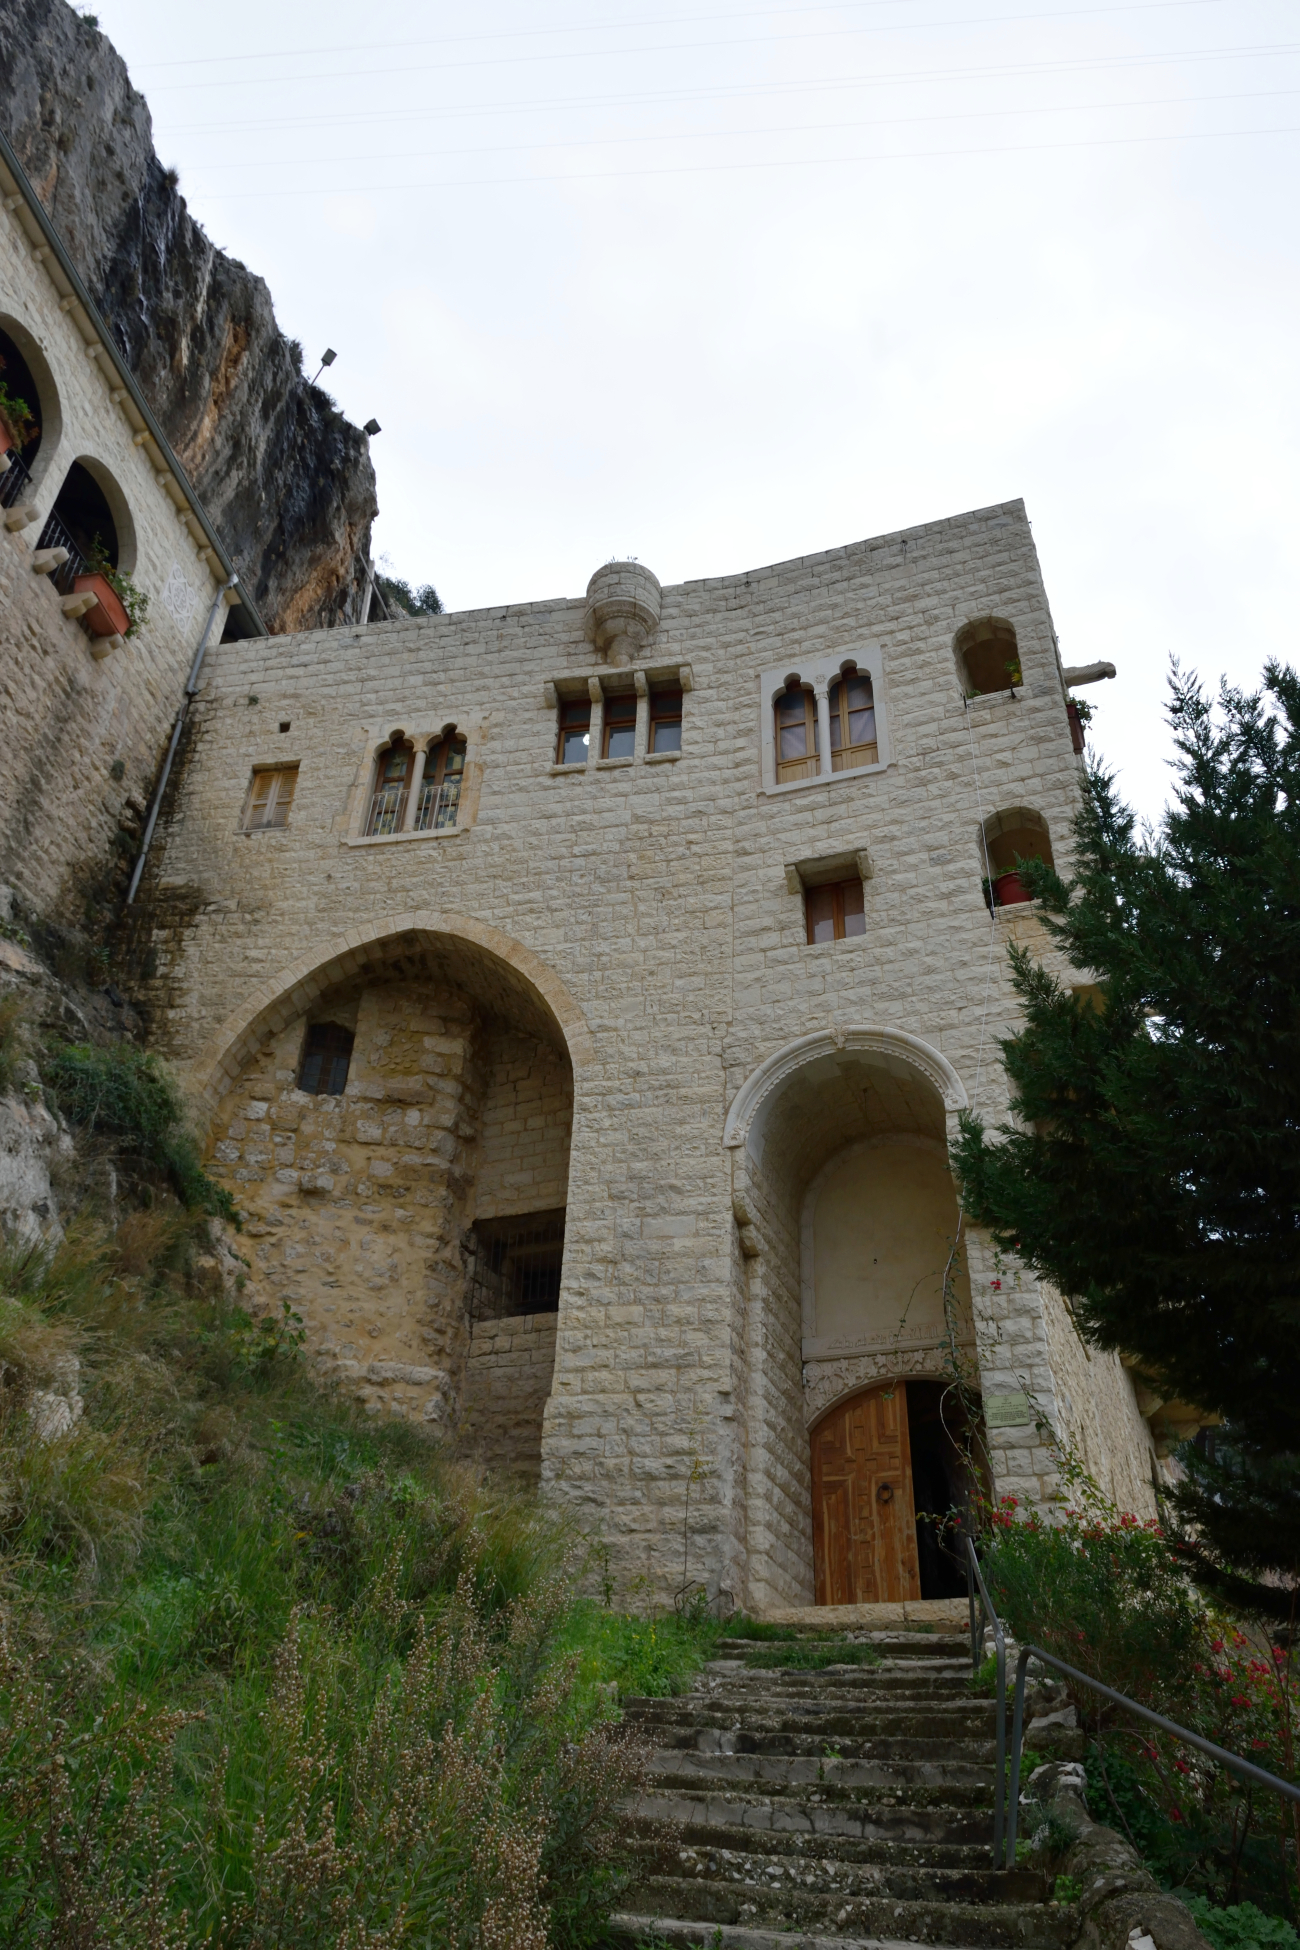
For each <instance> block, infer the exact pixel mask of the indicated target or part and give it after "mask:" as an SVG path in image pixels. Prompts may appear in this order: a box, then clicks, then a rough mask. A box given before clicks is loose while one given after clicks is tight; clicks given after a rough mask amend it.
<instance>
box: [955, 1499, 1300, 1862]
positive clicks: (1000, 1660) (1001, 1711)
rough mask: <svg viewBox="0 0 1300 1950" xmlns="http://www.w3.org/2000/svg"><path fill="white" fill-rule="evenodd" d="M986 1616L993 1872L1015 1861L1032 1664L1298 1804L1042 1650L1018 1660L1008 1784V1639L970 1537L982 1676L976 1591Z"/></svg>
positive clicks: (976, 1655)
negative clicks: (993, 1741) (990, 1650)
mask: <svg viewBox="0 0 1300 1950" xmlns="http://www.w3.org/2000/svg"><path fill="white" fill-rule="evenodd" d="M977 1590H978V1592H979V1602H980V1603H981V1605H982V1606H983V1609H984V1613H985V1626H987V1625H991V1626H992V1628H993V1644H994V1648H995V1651H996V1655H997V1782H996V1785H995V1788H994V1795H993V1866H994V1868H995V1869H1003V1868H1010V1867H1012V1866H1014V1863H1015V1859H1016V1825H1017V1820H1018V1817H1019V1812H1020V1761H1021V1756H1022V1753H1023V1750H1024V1737H1025V1682H1026V1675H1027V1673H1028V1669H1029V1661H1030V1660H1031V1659H1041V1660H1042V1661H1043V1664H1044V1665H1047V1666H1052V1667H1053V1668H1054V1669H1055V1670H1056V1671H1057V1672H1061V1673H1064V1674H1065V1676H1066V1678H1067V1679H1073V1680H1077V1682H1078V1683H1079V1685H1081V1686H1087V1687H1089V1688H1090V1689H1091V1690H1092V1691H1093V1692H1094V1693H1100V1694H1101V1696H1102V1698H1103V1699H1108V1700H1111V1701H1113V1703H1114V1704H1115V1705H1116V1706H1122V1707H1124V1708H1125V1710H1126V1711H1127V1712H1129V1713H1136V1714H1137V1716H1138V1718H1139V1719H1141V1720H1146V1721H1147V1722H1148V1723H1149V1724H1150V1725H1151V1726H1153V1727H1159V1729H1160V1731H1161V1732H1162V1733H1168V1734H1172V1735H1173V1737H1174V1739H1175V1740H1181V1741H1183V1742H1184V1743H1185V1744H1186V1745H1187V1746H1189V1747H1195V1748H1196V1749H1197V1751H1198V1752H1199V1753H1202V1754H1208V1755H1209V1757H1210V1759H1211V1760H1215V1761H1218V1763H1219V1765H1220V1766H1221V1767H1230V1768H1231V1769H1232V1771H1233V1773H1234V1774H1240V1775H1243V1776H1244V1777H1245V1779H1246V1780H1248V1781H1257V1782H1258V1783H1259V1785H1260V1786H1261V1787H1266V1788H1272V1789H1273V1791H1274V1792H1275V1793H1277V1794H1285V1795H1287V1796H1288V1797H1289V1798H1290V1799H1291V1800H1292V1801H1300V1786H1297V1785H1296V1784H1295V1783H1294V1782H1293V1781H1284V1780H1282V1779H1281V1777H1280V1776H1279V1775H1277V1774H1270V1773H1269V1772H1268V1769H1267V1768H1264V1767H1257V1766H1256V1765H1255V1763H1254V1761H1253V1760H1245V1759H1243V1757H1242V1756H1241V1755H1240V1754H1233V1753H1229V1751H1228V1749H1227V1748H1226V1747H1218V1746H1216V1745H1215V1743H1214V1742H1213V1741H1212V1740H1204V1739H1202V1737H1201V1735H1200V1734H1199V1733H1193V1732H1191V1730H1190V1729H1189V1728H1188V1727H1180V1726H1179V1725H1178V1722H1177V1721H1176V1720H1167V1719H1166V1718H1165V1716H1164V1714H1163V1713H1154V1712H1153V1711H1152V1710H1151V1708H1150V1707H1149V1706H1139V1704H1138V1702H1137V1701H1136V1700H1135V1699H1129V1697H1128V1695H1127V1694H1126V1693H1117V1692H1116V1691H1115V1689H1114V1687H1113V1686H1106V1685H1103V1683H1102V1682H1101V1680H1100V1679H1091V1678H1089V1676H1088V1674H1087V1673H1086V1672H1080V1671H1079V1668H1078V1667H1077V1666H1068V1665H1066V1663H1065V1661H1064V1659H1058V1658H1056V1656H1055V1655H1054V1654H1053V1653H1051V1652H1044V1650H1043V1648H1042V1646H1041V1645H1023V1646H1021V1648H1020V1656H1019V1658H1018V1659H1017V1660H1016V1679H1015V1699H1014V1706H1013V1710H1012V1716H1011V1779H1010V1782H1009V1783H1008V1781H1007V1769H1006V1754H1007V1747H1006V1733H1007V1721H1006V1712H1007V1657H1006V1635H1005V1633H1004V1631H1003V1629H1002V1621H1001V1619H1000V1618H999V1617H998V1614H997V1610H996V1608H995V1606H994V1604H993V1600H992V1599H991V1598H990V1597H989V1591H988V1586H987V1585H986V1584H985V1582H984V1574H983V1572H982V1571H981V1570H980V1561H979V1558H978V1557H977V1556H976V1554H975V1544H974V1541H973V1539H972V1538H970V1537H968V1538H967V1539H966V1592H967V1596H968V1598H969V1601H970V1650H971V1669H972V1671H974V1672H978V1671H979V1668H980V1665H981V1664H982V1660H981V1658H980V1654H981V1652H982V1651H983V1649H984V1630H985V1626H981V1625H980V1624H979V1622H978V1621H977V1618H976V1591H977Z"/></svg>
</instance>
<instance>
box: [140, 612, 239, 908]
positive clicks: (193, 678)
mask: <svg viewBox="0 0 1300 1950" xmlns="http://www.w3.org/2000/svg"><path fill="white" fill-rule="evenodd" d="M238 581H239V577H238V576H237V575H232V576H231V578H230V580H229V582H225V583H223V584H222V585H221V587H220V589H218V591H217V596H216V601H215V602H214V603H213V605H212V608H211V609H210V610H209V611H208V620H207V622H206V623H205V625H204V627H203V635H202V636H201V637H200V638H199V647H198V649H197V650H196V651H195V652H194V662H193V663H192V664H191V665H190V674H189V676H188V677H187V678H186V680H185V689H184V691H183V692H182V693H181V702H180V709H179V710H178V711H177V713H176V722H175V724H174V725H173V726H172V741H171V744H170V745H168V747H167V756H166V758H165V759H164V760H163V768H162V774H161V776H160V777H159V780H158V784H157V785H156V787H155V788H154V795H153V804H152V805H151V806H150V808H149V817H148V819H147V820H146V822H145V829H144V838H143V839H142V840H141V842H140V857H139V858H138V859H137V861H136V863H135V872H134V873H133V874H132V875H131V885H130V886H129V887H128V888H127V890H126V905H127V906H128V907H130V905H131V903H132V901H133V900H134V899H135V897H136V894H137V892H138V891H139V887H140V880H141V876H142V875H143V873H144V863H145V860H146V859H147V858H148V854H149V843H150V841H151V840H152V839H153V829H154V827H155V826H156V825H157V824H158V814H159V812H160V811H161V809H162V802H163V793H164V792H165V791H166V790H167V781H168V779H169V778H170V777H171V774H172V760H173V759H174V758H175V756H176V747H177V746H178V745H179V744H180V742H181V732H182V731H183V730H184V729H185V720H186V717H187V716H188V714H189V708H190V699H191V698H192V697H193V696H194V693H195V691H196V690H197V689H198V687H199V672H200V670H202V668H203V658H204V655H205V653H206V651H207V647H208V642H209V640H210V638H211V636H212V626H213V624H214V623H215V622H216V620H217V611H218V610H219V609H222V608H224V606H225V597H226V591H227V590H229V589H233V588H234V586H235V584H236V583H237V582H238Z"/></svg>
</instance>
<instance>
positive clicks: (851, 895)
mask: <svg viewBox="0 0 1300 1950" xmlns="http://www.w3.org/2000/svg"><path fill="white" fill-rule="evenodd" d="M804 913H805V915H806V917H807V921H808V939H809V941H845V940H848V939H850V938H851V937H852V936H853V935H857V934H865V933H866V931H867V916H866V909H865V906H864V904H863V899H862V882H861V881H860V880H859V879H858V878H857V876H856V875H855V876H854V877H853V879H852V880H836V881H832V882H831V884H830V885H829V886H828V887H809V888H807V889H806V890H805V893H804Z"/></svg>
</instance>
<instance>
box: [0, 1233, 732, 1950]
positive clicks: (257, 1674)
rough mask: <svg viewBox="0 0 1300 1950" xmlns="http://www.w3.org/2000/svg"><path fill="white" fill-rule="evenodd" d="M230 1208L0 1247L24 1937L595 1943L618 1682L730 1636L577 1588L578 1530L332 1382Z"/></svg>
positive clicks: (0, 1914)
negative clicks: (224, 1226)
mask: <svg viewBox="0 0 1300 1950" xmlns="http://www.w3.org/2000/svg"><path fill="white" fill-rule="evenodd" d="M205 1227H206V1221H205V1220H204V1219H203V1218H202V1216H201V1215H194V1214H188V1213H186V1212H185V1211H184V1210H183V1209H182V1208H181V1207H179V1206H178V1205H176V1204H174V1203H171V1202H168V1201H165V1200H160V1201H159V1202H158V1203H156V1204H155V1206H154V1208H153V1209H152V1210H150V1211H147V1212H137V1213H134V1214H132V1215H131V1216H129V1217H128V1218H127V1219H125V1220H124V1221H123V1222H122V1224H121V1225H120V1226H119V1227H118V1228H117V1229H116V1231H111V1232H110V1231H109V1230H107V1229H106V1228H105V1227H103V1226H102V1225H96V1224H94V1223H91V1222H86V1221H83V1222H81V1223H80V1224H75V1225H74V1226H73V1227H72V1229H71V1231H70V1232H69V1235H68V1237H67V1239H66V1240H65V1241H64V1243H63V1244H62V1245H61V1246H60V1247H59V1248H58V1249H57V1250H56V1251H54V1252H52V1253H49V1252H35V1253H28V1254H27V1255H25V1256H21V1255H20V1256H17V1257H11V1258H10V1259H9V1260H8V1261H6V1262H4V1263H2V1264H0V1859H3V1860H4V1861H5V1864H6V1873H5V1876H4V1878H3V1880H2V1881H0V1941H3V1942H4V1943H5V1944H6V1946H10V1945H12V1946H14V1950H27V1947H28V1946H31V1950H35V1947H36V1946H37V1945H41V1946H47V1945H57V1946H59V1950H83V1947H84V1950H89V1946H90V1945H92V1944H93V1945H94V1946H95V1950H100V1946H103V1947H104V1950H117V1947H118V1946H121V1950H127V1946H129V1947H130V1950H136V1947H137V1946H143V1950H180V1946H191V1945H193V1946H197V1945H212V1946H220V1950H245V1947H246V1950H254V1946H268V1947H269V1946H270V1945H272V1944H274V1945H276V1946H278V1947H279V1950H298V1947H299V1946H301V1947H302V1950H306V1946H308V1945H310V1946H312V1950H362V1947H363V1946H364V1950H389V1946H394V1950H395V1947H396V1946H399V1945H402V1946H405V1945H412V1946H415V1945H419V1946H422V1947H423V1946H429V1950H434V1947H435V1946H437V1947H438V1950H442V1946H446V1950H453V1947H454V1950H461V1946H469V1945H471V1944H473V1945H476V1946H478V1950H506V1946H510V1947H511V1950H569V1947H570V1946H572V1950H579V1947H580V1946H583V1945H588V1944H594V1943H597V1942H599V1941H600V1939H601V1936H602V1934H603V1930H604V1923H605V1918H606V1916H607V1914H608V1911H609V1909H610V1907H611V1906H612V1904H613V1903H614V1902H616V1900H617V1897H618V1892H619V1889H620V1887H621V1885H622V1877H621V1871H620V1868H619V1848H620V1845H621V1837H620V1818H619V1813H618V1810H619V1807H620V1805H621V1803H622V1801H623V1800H624V1798H625V1796H626V1795H627V1793H628V1792H629V1791H630V1789H631V1787H632V1786H633V1785H634V1783H635V1780H636V1779H637V1778H638V1770H639V1767H640V1765H641V1756H640V1753H639V1750H638V1749H637V1748H636V1746H635V1744H634V1743H633V1742H632V1741H630V1740H629V1739H628V1738H627V1737H625V1735H624V1732H623V1730H622V1729H621V1728H620V1727H619V1726H618V1725H617V1724H616V1721H615V1717H614V1712H613V1707H612V1702H611V1699H610V1686H611V1682H613V1685H614V1686H616V1687H617V1689H618V1691H619V1692H622V1693H637V1692H641V1693H656V1692H672V1691H676V1690H680V1689H681V1688H683V1687H684V1686H686V1685H688V1684H689V1681H690V1677H691V1675H692V1673H693V1672H694V1671H695V1670H697V1669H698V1666H699V1665H700V1664H701V1663H702V1661H703V1659H704V1658H705V1657H707V1655H708V1652H709V1650H710V1649H711V1646H712V1644H713V1642H714V1640H715V1639H716V1637H717V1635H718V1632H719V1630H720V1627H718V1625H717V1624H716V1622H715V1621H712V1620H710V1619H708V1618H707V1617H705V1616H702V1615H701V1616H695V1615H688V1616H687V1617H686V1618H684V1619H679V1618H677V1617H676V1616H670V1617H669V1618H667V1619H660V1620H640V1619H634V1618H629V1617H627V1616H625V1615H622V1614H619V1613H615V1612H613V1611H608V1610H603V1609H602V1608H600V1607H599V1606H597V1605H593V1604H590V1603H587V1602H585V1601H577V1602H575V1600H574V1598H573V1596H572V1593H573V1590H574V1588H575V1584H576V1581H577V1577H578V1574H579V1572H580V1571H581V1569H582V1565H583V1561H584V1551H585V1546H584V1545H583V1542H582V1540H581V1539H579V1538H577V1537H575V1536H574V1535H573V1534H572V1533H571V1532H569V1531H568V1530H566V1529H565V1527H564V1526H563V1525H562V1524H560V1523H558V1522H556V1521H554V1520H552V1519H550V1518H548V1517H546V1516H545V1515H544V1514H543V1513H541V1512H540V1511H539V1509H538V1507H537V1505H536V1503H535V1502H534V1501H533V1500H532V1499H530V1498H529V1497H527V1496H524V1495H521V1494H519V1493H517V1492H516V1491H514V1490H512V1489H510V1488H508V1487H502V1486H500V1485H497V1484H494V1483H493V1482H491V1481H490V1480H485V1479H482V1478H480V1477H479V1476H477V1475H476V1474H474V1473H473V1472H470V1471H469V1470H467V1469H465V1468H464V1467H461V1466H459V1465H457V1464H456V1463H455V1462H454V1461H453V1460H451V1459H450V1458H448V1457H447V1456H446V1455H443V1454H441V1453H440V1452H439V1451H438V1450H437V1449H436V1448H435V1447H434V1446H433V1445H432V1444H431V1442H430V1440H429V1439H428V1438H427V1437H426V1436H425V1435H424V1434H423V1432H421V1431H417V1430H415V1429H414V1428H407V1427H406V1426H404V1425H402V1424H401V1423H390V1424H387V1425H383V1426H376V1425H375V1424H374V1423H372V1422H368V1421H367V1422H364V1423H363V1422H362V1421H361V1420H359V1418H358V1417H357V1416H355V1415H354V1414H352V1413H351V1412H350V1411H349V1410H348V1409H347V1408H346V1407H345V1406H344V1405H343V1404H341V1403H340V1402H338V1401H337V1400H335V1399H333V1398H331V1397H330V1396H328V1395H327V1394H324V1393H323V1392H321V1391H320V1390H319V1389H318V1388H317V1387H316V1386H315V1385H314V1384H312V1383H311V1382H310V1381H309V1380H308V1379H307V1377H306V1376H305V1375H304V1373H303V1371H302V1366H301V1361H300V1357H299V1353H298V1348H297V1344H296V1337H295V1335H294V1333H293V1332H292V1331H290V1332H288V1333H283V1332H277V1333H273V1334H270V1335H267V1334H264V1333H262V1332H261V1331H260V1330H258V1329H257V1328H256V1327H255V1326H254V1324H253V1323H251V1322H250V1321H249V1320H248V1319H247V1317H246V1316H245V1315H243V1314H242V1313H241V1311H240V1310H239V1308H238V1307H237V1306H235V1305H233V1304H232V1302H231V1298H230V1296H229V1295H228V1294H227V1292H226V1291H225V1290H224V1288H223V1286H222V1284H221V1280H220V1276H219V1267H218V1265H217V1262H216V1261H215V1260H214V1259H213V1258H212V1257H211V1255H209V1254H208V1253H207V1252H206V1250H205V1248H206V1244H207V1241H206V1237H205ZM55 1402H60V1403H74V1404H76V1405H79V1406H80V1409H81V1412H80V1414H79V1415H77V1416H76V1417H75V1419H73V1415H72V1411H71V1410H70V1409H67V1410H64V1411H63V1420H62V1422H59V1421H58V1418H57V1417H56V1419H55V1420H54V1421H52V1420H51V1419H50V1416H51V1412H52V1411H51V1408H50V1405H51V1404H52V1403H55ZM42 1404H44V1407H42V1406H41V1405H42ZM92 1917H93V1918H94V1924H93V1928H92V1925H91V1922H90V1920H89V1919H90V1918H92ZM88 1932H89V1933H88Z"/></svg>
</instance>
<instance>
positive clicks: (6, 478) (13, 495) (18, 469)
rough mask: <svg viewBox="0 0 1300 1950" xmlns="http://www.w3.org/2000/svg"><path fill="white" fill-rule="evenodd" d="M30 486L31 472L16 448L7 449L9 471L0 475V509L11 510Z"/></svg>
mask: <svg viewBox="0 0 1300 1950" xmlns="http://www.w3.org/2000/svg"><path fill="white" fill-rule="evenodd" d="M31 484H32V470H31V468H30V467H29V466H28V465H27V462H26V461H25V460H24V459H23V457H22V455H21V454H20V453H19V451H18V449H17V448H16V447H11V448H10V449H9V471H8V473H6V474H3V475H0V508H12V507H13V505H14V503H15V502H16V501H18V500H20V499H21V497H22V495H23V493H24V491H25V489H27V488H29V487H30V486H31Z"/></svg>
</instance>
